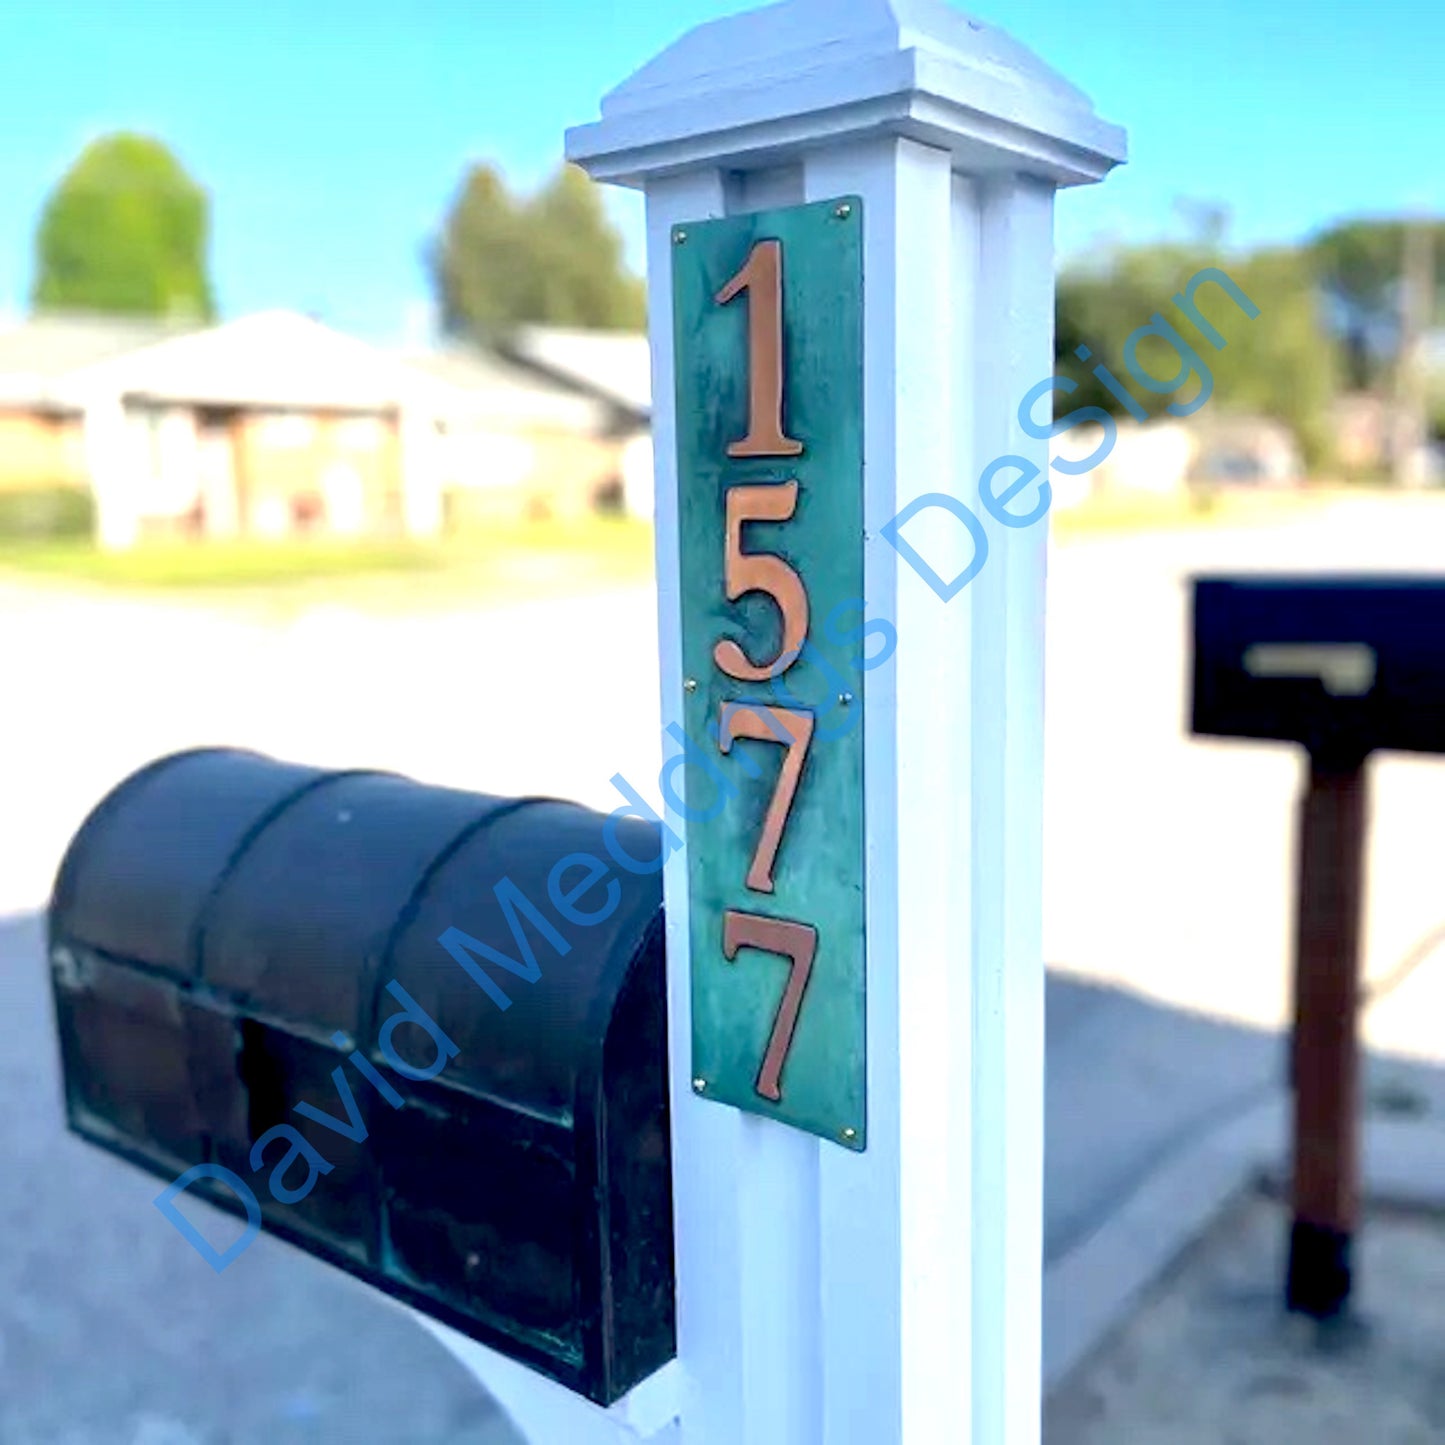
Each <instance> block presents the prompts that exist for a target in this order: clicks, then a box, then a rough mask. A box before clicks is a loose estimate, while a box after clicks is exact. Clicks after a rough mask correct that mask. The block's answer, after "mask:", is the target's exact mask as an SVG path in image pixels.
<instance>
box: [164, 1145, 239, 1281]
mask: <svg viewBox="0 0 1445 1445" xmlns="http://www.w3.org/2000/svg"><path fill="white" fill-rule="evenodd" d="M197 1179H214V1180H215V1181H216V1182H217V1183H218V1184H224V1185H225V1186H226V1188H227V1189H229V1190H231V1191H232V1193H234V1194H235V1195H236V1197H237V1198H238V1199H239V1200H240V1201H241V1203H242V1204H244V1205H245V1206H246V1229H245V1232H244V1233H243V1234H242V1235H241V1237H240V1239H238V1240H237V1241H236V1242H235V1244H233V1245H232V1246H231V1247H230V1249H228V1250H226V1252H225V1253H224V1254H221V1253H218V1252H217V1250H216V1249H215V1247H214V1246H213V1245H212V1244H211V1243H210V1241H209V1240H207V1239H206V1237H205V1235H203V1234H202V1233H201V1231H200V1230H199V1229H197V1228H196V1226H195V1225H194V1224H192V1223H191V1221H190V1220H189V1219H187V1218H186V1217H185V1215H184V1214H182V1213H181V1212H180V1210H179V1209H177V1208H176V1206H175V1204H174V1203H173V1201H174V1200H175V1198H176V1197H177V1196H178V1195H180V1194H183V1193H185V1190H186V1187H187V1185H190V1184H193V1183H195V1181H196V1180H197ZM153 1202H154V1204H155V1207H156V1208H157V1209H159V1210H160V1212H161V1213H162V1214H164V1215H165V1217H166V1218H167V1219H169V1220H170V1222H171V1223H172V1224H174V1225H175V1227H176V1228H177V1229H179V1230H180V1232H181V1233H182V1234H183V1235H184V1236H185V1238H186V1240H187V1241H188V1243H189V1244H190V1246H191V1248H192V1249H194V1250H195V1251H196V1253H197V1254H199V1255H200V1256H201V1258H202V1259H204V1260H205V1261H206V1263H207V1264H209V1265H210V1266H211V1268H212V1269H213V1270H215V1271H216V1273H217V1274H220V1273H221V1271H222V1270H224V1269H225V1268H226V1267H227V1266H228V1265H230V1264H232V1263H234V1262H235V1261H236V1260H237V1259H239V1258H240V1257H241V1255H243V1254H244V1253H245V1252H246V1251H247V1250H248V1249H249V1248H250V1247H251V1244H252V1242H253V1241H254V1240H255V1238H256V1236H257V1235H258V1234H260V1232H261V1205H260V1203H259V1202H258V1201H257V1199H256V1196H255V1195H254V1194H253V1193H252V1192H251V1188H250V1186H249V1185H248V1184H247V1183H246V1181H245V1180H244V1179H242V1178H241V1177H240V1175H238V1174H233V1173H232V1172H231V1171H230V1170H229V1169H227V1168H226V1167H225V1166H224V1165H222V1164H196V1165H193V1166H192V1167H191V1168H190V1169H187V1170H186V1172H185V1173H184V1174H182V1175H181V1177H180V1178H179V1179H177V1180H176V1181H175V1183H174V1184H171V1185H169V1186H168V1187H167V1188H165V1189H164V1190H162V1191H161V1193H159V1194H158V1195H156V1197H155V1200H154V1201H153Z"/></svg>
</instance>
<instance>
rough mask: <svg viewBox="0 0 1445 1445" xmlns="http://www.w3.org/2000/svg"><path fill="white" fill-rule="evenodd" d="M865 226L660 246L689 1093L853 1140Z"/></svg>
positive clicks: (858, 978)
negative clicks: (673, 385) (676, 596)
mask: <svg viewBox="0 0 1445 1445" xmlns="http://www.w3.org/2000/svg"><path fill="white" fill-rule="evenodd" d="M862 221H863V208H862V204H861V202H860V201H859V200H857V199H856V198H853V197H843V198H839V199H837V200H832V201H827V202H822V203H819V204H816V205H807V206H797V207H792V208H789V209H786V210H778V211H764V212H759V213H756V214H752V215H746V216H736V217H731V218H728V219H726V220H719V221H704V222H699V223H696V224H692V225H683V226H678V227H677V228H676V229H675V230H674V233H673V242H674V244H673V247H672V259H673V302H674V316H675V326H676V370H677V448H678V483H679V519H678V522H679V545H680V563H681V567H680V572H681V576H680V579H679V586H680V588H681V604H682V664H683V677H684V679H685V684H684V686H685V691H684V718H683V724H682V727H683V730H684V731H685V733H686V736H687V738H688V739H689V740H690V742H689V744H688V748H687V755H688V760H687V762H686V764H685V765H684V764H683V763H678V764H676V765H675V766H674V771H675V772H676V771H683V772H684V773H685V778H686V785H685V786H686V801H687V811H686V814H685V817H686V822H685V827H686V830H687V850H688V897H689V905H690V911H691V930H690V943H691V950H692V957H691V964H692V1025H693V1036H692V1074H693V1088H694V1089H695V1091H696V1092H697V1093H698V1094H699V1095H701V1096H702V1097H703V1098H705V1099H711V1100H716V1101H718V1102H720V1103H724V1104H729V1105H732V1106H734V1107H736V1108H739V1109H746V1110H749V1111H750V1112H753V1113H757V1114H762V1115H765V1116H766V1117H768V1118H771V1119H776V1120H779V1121H780V1122H782V1123H785V1124H788V1125H791V1126H792V1127H794V1128H798V1129H805V1130H807V1131H809V1132H810V1133H814V1134H818V1135H821V1136H823V1137H824V1138H827V1139H830V1140H833V1141H834V1142H835V1143H838V1144H841V1145H844V1146H846V1147H848V1148H852V1149H863V1148H864V1147H865V1146H866V1143H867V1088H866V1013H865V988H866V968H865V956H864V866H863V865H864V855H863V695H864V667H863V656H864V645H863V641H862V622H863V544H864V535H863V246H862V241H863V236H862ZM672 736H673V742H672V743H671V744H670V745H669V751H670V755H676V754H678V753H681V752H682V751H683V744H682V738H681V734H679V733H676V732H674V733H673V734H672Z"/></svg>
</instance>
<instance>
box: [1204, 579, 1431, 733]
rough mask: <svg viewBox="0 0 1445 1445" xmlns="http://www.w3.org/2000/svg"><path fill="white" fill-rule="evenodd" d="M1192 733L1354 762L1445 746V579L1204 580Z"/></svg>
mask: <svg viewBox="0 0 1445 1445" xmlns="http://www.w3.org/2000/svg"><path fill="white" fill-rule="evenodd" d="M1193 729H1194V731H1195V732H1196V733H1199V734H1205V735H1209V736H1213V737H1234V738H1260V739H1265V738H1268V739H1274V740H1277V741H1284V742H1294V743H1301V744H1303V745H1304V746H1305V747H1306V748H1308V749H1309V751H1310V753H1311V755H1312V756H1315V757H1337V758H1340V759H1344V760H1359V759H1361V758H1363V757H1365V756H1366V755H1368V754H1369V753H1371V752H1373V751H1374V750H1375V749H1377V748H1390V749H1397V750H1399V751H1402V752H1421V753H1439V752H1445V581H1442V580H1441V579H1440V578H1434V577H1432V578H1416V577H1384V578H1375V577H1278V576H1275V577H1231V578H1199V579H1197V580H1196V581H1195V584H1194V715H1193Z"/></svg>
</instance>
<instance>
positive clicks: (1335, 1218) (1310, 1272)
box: [1192, 576, 1445, 1319]
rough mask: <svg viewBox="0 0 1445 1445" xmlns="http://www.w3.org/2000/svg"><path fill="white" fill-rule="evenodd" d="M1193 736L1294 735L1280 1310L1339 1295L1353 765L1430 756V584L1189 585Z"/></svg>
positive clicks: (1254, 580)
mask: <svg viewBox="0 0 1445 1445" xmlns="http://www.w3.org/2000/svg"><path fill="white" fill-rule="evenodd" d="M1192 725H1193V731H1194V732H1195V733H1196V734H1200V735H1205V736H1212V737H1227V738H1259V739H1269V740H1272V741H1277V742H1292V743H1298V744H1301V745H1302V746H1303V747H1304V748H1305V749H1306V750H1307V752H1308V754H1309V769H1308V774H1307V780H1306V784H1305V789H1304V795H1303V798H1302V800H1301V804H1300V813H1299V835H1298V836H1299V847H1298V860H1297V867H1298V878H1299V883H1298V890H1299V891H1298V896H1297V899H1296V905H1295V948H1294V1029H1293V1035H1292V1038H1291V1048H1290V1081H1291V1086H1292V1089H1293V1094H1294V1147H1293V1161H1292V1176H1291V1183H1290V1197H1291V1207H1292V1216H1293V1217H1292V1221H1291V1226H1290V1244H1289V1264H1288V1267H1287V1273H1286V1283H1285V1299H1286V1303H1287V1305H1288V1307H1289V1308H1290V1309H1291V1310H1294V1311H1296V1312H1299V1313H1302V1314H1308V1315H1312V1316H1314V1317H1316V1318H1319V1319H1324V1318H1328V1317H1330V1316H1333V1315H1337V1314H1339V1313H1340V1312H1342V1311H1343V1309H1344V1308H1345V1306H1346V1305H1347V1303H1348V1300H1349V1297H1350V1293H1351V1289H1352V1283H1353V1267H1352V1263H1351V1254H1352V1248H1353V1239H1354V1234H1355V1231H1356V1228H1357V1225H1358V1220H1359V1215H1360V1148H1361V1145H1360V1133H1361V1130H1360V1113H1361V1108H1360V1069H1361V1065H1360V1042H1359V1029H1358V1015H1359V1007H1360V995H1361V920H1362V917H1363V912H1364V895H1365V849H1366V836H1367V832H1368V796H1369V792H1368V770H1367V760H1368V759H1369V756H1370V754H1371V753H1373V752H1375V751H1377V750H1379V749H1390V750H1395V751H1401V752H1415V753H1442V752H1445V580H1442V579H1441V578H1439V577H1403V576H1389V577H1362V576H1353V577H1302V576H1293V577H1290V576H1273V577H1261V576H1255V577H1211V578H1198V579H1196V580H1195V583H1194V690H1193V715H1192Z"/></svg>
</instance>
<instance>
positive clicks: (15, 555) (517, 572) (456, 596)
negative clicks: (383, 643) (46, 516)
mask: <svg viewBox="0 0 1445 1445" xmlns="http://www.w3.org/2000/svg"><path fill="white" fill-rule="evenodd" d="M652 555H653V554H652V528H651V527H650V526H649V525H647V524H646V523H642V522H637V521H634V520H630V519H621V518H610V517H596V518H588V519H585V520H581V521H577V522H518V523H507V524H499V525H497V526H495V527H492V528H489V529H488V530H487V531H485V532H478V533H477V534H476V535H474V536H468V537H465V538H460V537H459V538H449V539H447V540H445V541H439V542H408V541H394V542H344V541H336V540H329V539H316V540H295V541H285V542H258V541H237V542H198V543H185V542H164V543H162V542H155V543H143V544H141V545H138V546H136V547H133V548H130V549H128V550H126V551H124V552H103V551H101V550H100V549H98V548H97V547H95V546H94V545H92V544H91V543H89V542H0V575H4V574H6V573H9V574H11V575H12V576H20V575H23V576H26V577H31V578H35V579H49V580H53V581H55V582H58V583H61V584H76V585H81V586H86V587H99V588H104V589H109V590H122V591H127V592H132V593H138V594H164V595H167V596H170V597H172V598H174V599H176V600H185V599H187V598H190V599H192V600H203V599H204V600H210V601H217V602H225V601H236V602H238V603H241V604H242V605H246V604H255V603H258V602H259V603H262V604H264V605H267V606H276V607H280V608H282V609H283V610H289V608H290V607H291V606H293V605H295V606H306V605H311V604H314V603H316V602H318V601H328V602H334V603H337V604H340V605H349V606H356V607H362V608H370V607H376V608H379V609H381V610H388V611H389V610H394V609H396V608H398V607H401V608H406V607H411V606H423V607H425V606H427V605H430V604H444V605H451V604H456V603H459V602H461V603H464V602H466V601H468V600H472V599H475V600H488V601H492V600H505V599H508V598H513V597H526V596H537V595H555V594H557V593H567V592H569V591H576V590H579V589H580V590H586V589H588V588H590V587H597V586H607V585H611V584H618V583H626V582H635V581H643V580H646V579H647V578H648V577H650V576H651V573H652Z"/></svg>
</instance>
